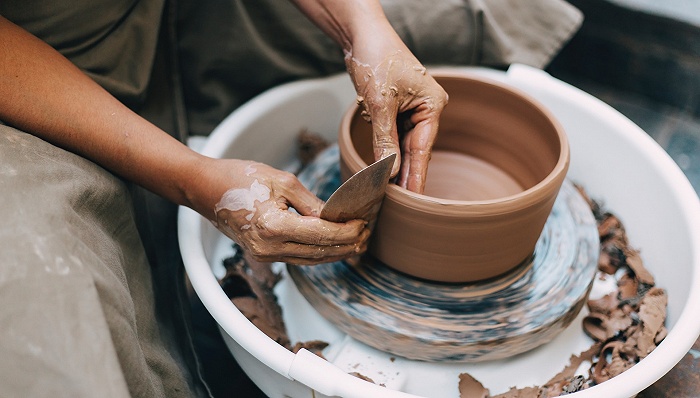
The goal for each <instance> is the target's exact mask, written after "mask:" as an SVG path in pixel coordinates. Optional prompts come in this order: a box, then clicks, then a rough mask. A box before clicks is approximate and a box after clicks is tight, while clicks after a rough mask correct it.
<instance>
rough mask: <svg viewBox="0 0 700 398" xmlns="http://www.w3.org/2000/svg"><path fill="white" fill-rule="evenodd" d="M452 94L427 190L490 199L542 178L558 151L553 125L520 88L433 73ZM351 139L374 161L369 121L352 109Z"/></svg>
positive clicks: (447, 196) (441, 194)
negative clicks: (519, 90) (518, 89)
mask: <svg viewBox="0 0 700 398" xmlns="http://www.w3.org/2000/svg"><path fill="white" fill-rule="evenodd" d="M436 80H437V81H438V83H440V84H441V85H442V86H443V87H444V88H445V90H446V91H447V93H448V94H449V97H450V100H449V103H448V104H447V106H446V107H445V109H444V111H443V113H442V116H441V119H440V130H439V133H438V136H437V139H436V142H435V144H434V147H433V155H432V159H431V162H430V166H429V168H428V176H427V179H426V188H425V194H426V195H428V196H431V197H435V198H440V199H452V200H489V199H497V198H503V197H507V196H511V195H515V194H518V193H520V192H522V191H525V190H528V189H530V188H532V187H534V186H535V185H537V184H538V183H539V182H541V181H542V180H544V179H545V178H546V177H547V176H548V175H549V174H550V173H551V172H552V171H553V170H554V168H555V166H556V164H557V162H558V160H559V158H560V156H561V154H562V152H563V151H562V145H563V144H562V140H561V136H560V134H559V132H558V131H557V125H556V124H555V122H554V121H553V120H552V119H551V118H550V117H549V115H548V113H547V112H546V111H544V110H543V109H542V108H541V107H540V106H539V105H537V104H536V103H534V102H532V101H531V100H530V99H529V98H528V97H526V96H524V95H522V94H520V93H519V92H518V91H515V90H512V89H510V88H508V87H505V86H502V85H500V84H497V83H492V82H489V81H483V80H476V79H471V78H465V77H464V76H460V77H451V76H436ZM350 129H351V132H350V134H351V139H352V142H353V145H354V147H355V149H356V150H357V152H358V154H359V155H360V157H361V158H362V159H363V160H364V162H365V163H367V164H370V163H372V162H373V151H372V126H371V124H370V123H367V122H366V121H365V120H364V119H363V118H362V117H361V116H360V114H359V110H358V111H357V112H356V113H355V115H354V117H353V120H352V121H351V123H350Z"/></svg>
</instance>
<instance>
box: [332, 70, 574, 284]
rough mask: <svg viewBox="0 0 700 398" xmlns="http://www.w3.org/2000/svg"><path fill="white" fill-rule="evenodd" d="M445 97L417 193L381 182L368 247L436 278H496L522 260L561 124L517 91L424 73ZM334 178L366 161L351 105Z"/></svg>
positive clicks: (545, 207) (564, 147)
mask: <svg viewBox="0 0 700 398" xmlns="http://www.w3.org/2000/svg"><path fill="white" fill-rule="evenodd" d="M432 74H433V76H434V77H435V78H436V80H437V81H438V83H440V84H441V85H442V86H443V87H444V88H445V90H446V91H447V93H448V94H449V97H450V101H449V104H448V105H447V106H446V108H445V110H444V112H443V114H442V117H441V120H440V131H439V134H438V138H437V141H436V142H435V145H434V148H433V156H432V160H431V162H430V167H429V169H428V176H427V180H426V190H425V193H424V194H423V195H421V194H416V193H414V192H410V191H408V190H406V189H403V188H401V187H399V186H397V185H395V184H389V186H388V188H387V191H386V197H385V199H384V203H383V205H382V209H381V212H380V214H379V216H378V220H377V224H376V229H375V230H374V233H373V237H372V241H371V242H370V247H369V253H370V254H371V255H373V256H374V257H376V258H377V259H379V260H380V261H382V262H384V263H385V264H387V265H388V266H390V267H392V268H394V269H395V270H398V271H401V272H404V273H406V274H409V275H412V276H415V277H418V278H423V279H428V280H432V281H441V282H468V281H476V280H483V279H488V278H493V277H497V276H499V275H501V274H504V273H506V272H508V271H509V270H512V269H513V268H515V267H517V266H518V265H520V264H521V263H523V262H524V261H527V260H528V259H529V258H530V256H531V255H532V253H533V252H534V248H535V244H536V243H537V240H538V238H539V236H540V234H541V232H542V229H543V227H544V224H545V222H546V220H547V218H548V216H549V214H550V212H551V210H552V206H553V204H554V200H555V198H556V196H557V194H558V192H559V189H560V187H561V185H562V182H563V181H564V178H565V176H566V173H567V170H568V165H569V144H568V140H567V137H566V134H565V133H564V130H563V128H562V127H561V125H560V124H559V123H558V122H557V120H556V119H555V118H554V117H553V116H552V114H551V113H550V112H549V111H548V110H547V109H545V108H544V107H543V106H542V105H540V104H539V103H538V102H537V101H535V100H534V99H532V98H531V97H529V96H528V95H526V94H524V93H522V92H520V91H519V90H517V89H515V88H512V87H510V86H507V85H505V84H502V83H499V82H496V81H492V80H489V79H487V78H484V77H480V76H476V75H471V74H468V73H467V72H453V71H434V72H433V73H432ZM338 144H339V148H340V155H341V156H340V165H341V173H342V176H343V179H347V178H349V176H351V175H352V174H354V173H356V172H358V171H359V170H361V169H362V168H364V167H365V166H367V165H368V164H370V163H371V162H372V161H373V151H372V127H371V124H370V123H367V122H366V121H365V120H363V118H362V117H361V115H360V110H359V107H358V106H357V105H353V106H352V107H351V108H350V109H349V110H348V111H347V112H346V114H345V116H344V117H343V120H342V122H341V126H340V134H339V139H338Z"/></svg>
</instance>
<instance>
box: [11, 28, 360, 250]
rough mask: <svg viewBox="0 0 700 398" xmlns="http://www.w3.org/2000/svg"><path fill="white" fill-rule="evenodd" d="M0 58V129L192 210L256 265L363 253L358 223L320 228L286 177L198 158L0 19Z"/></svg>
mask: <svg viewBox="0 0 700 398" xmlns="http://www.w3.org/2000/svg"><path fill="white" fill-rule="evenodd" d="M0 54H2V56H0V120H3V121H4V122H5V123H7V124H9V125H12V126H14V127H17V128H20V129H22V130H24V131H27V132H29V133H32V134H34V135H36V136H38V137H40V138H42V139H44V140H46V141H48V142H51V143H53V144H54V145H56V146H59V147H62V148H64V149H67V150H69V151H71V152H74V153H77V154H79V155H82V156H84V157H86V158H88V159H91V160H93V161H94V162H96V163H97V164H99V165H101V166H103V167H104V168H106V169H108V170H110V171H112V172H113V173H115V174H117V175H120V176H122V177H124V178H126V179H128V180H131V181H133V182H135V183H137V184H139V185H141V186H143V187H145V188H147V189H149V190H151V191H153V192H155V193H157V194H159V195H161V196H163V197H165V198H167V199H169V200H171V201H173V202H175V203H177V204H181V205H185V206H189V207H191V208H193V209H194V210H196V211H197V212H199V213H200V214H202V215H203V216H205V217H207V218H208V219H209V220H211V221H212V222H213V223H215V224H216V225H217V227H218V228H219V229H220V230H221V231H222V232H224V233H225V234H226V235H227V236H229V237H231V238H233V239H235V240H236V241H238V243H240V244H241V245H243V246H244V247H246V248H247V249H249V251H250V252H251V254H253V255H254V256H255V257H256V258H257V259H259V260H266V261H272V260H280V261H288V262H292V263H300V264H312V263H318V262H327V261H332V260H336V259H338V258H343V257H347V256H351V255H355V254H357V252H359V251H361V250H363V249H364V245H365V241H366V239H367V232H366V231H365V225H364V222H362V221H360V220H355V221H352V222H349V223H341V224H336V223H330V222H327V221H324V220H321V219H319V218H318V217H317V214H318V213H319V211H320V207H321V206H322V202H321V201H320V200H319V199H317V198H316V197H315V196H314V195H313V194H312V193H311V192H309V191H308V190H306V189H305V188H304V187H303V186H302V185H301V184H300V183H299V181H298V180H297V179H296V178H295V177H294V176H292V175H290V174H288V173H285V172H282V171H279V170H275V169H273V168H271V167H268V166H265V165H261V164H258V163H253V162H249V161H242V160H234V159H211V158H207V157H204V156H201V155H199V154H197V153H196V152H194V151H192V150H190V149H189V148H188V147H187V146H185V145H183V144H181V143H180V142H179V141H177V140H175V139H174V138H172V137H171V136H169V135H168V134H167V133H165V132H163V131H162V130H160V129H159V128H157V127H156V126H154V125H153V124H151V123H149V122H148V121H146V120H145V119H143V118H141V117H140V116H138V115H137V114H135V113H134V112H132V111H131V110H130V109H128V108H127V107H126V106H124V105H123V104H121V103H120V102H119V101H118V100H117V99H115V98H114V97H113V96H111V95H110V94H109V93H108V92H107V91H105V90H104V89H103V88H102V87H100V86H99V85H98V84H96V83H95V82H94V81H93V80H91V79H90V78H89V77H88V76H87V75H85V74H84V73H83V72H82V71H80V70H79V69H78V68H77V67H75V66H74V65H73V64H72V63H70V62H69V61H68V60H67V59H66V58H64V57H63V56H62V55H61V54H59V53H58V52H57V51H55V50H54V49H53V48H51V47H50V46H48V45H47V44H45V43H44V42H42V41H41V40H39V39H37V38H36V37H34V36H32V35H31V34H29V33H28V32H26V31H24V30H23V29H21V28H19V27H18V26H16V25H14V24H12V23H11V22H9V21H8V20H6V19H4V18H3V17H1V16H0ZM288 207H294V208H295V209H296V210H297V211H298V212H299V213H300V214H301V215H297V214H293V213H291V212H289V211H287V209H288Z"/></svg>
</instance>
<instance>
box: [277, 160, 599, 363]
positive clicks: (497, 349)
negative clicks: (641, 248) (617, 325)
mask: <svg viewBox="0 0 700 398" xmlns="http://www.w3.org/2000/svg"><path fill="white" fill-rule="evenodd" d="M299 179H300V180H301V181H302V183H304V184H305V185H306V186H307V187H308V188H309V189H310V190H311V191H312V192H314V193H316V194H317V195H318V196H319V197H320V198H322V199H325V198H327V197H328V196H329V195H330V194H331V193H333V191H334V190H335V189H336V188H337V187H338V186H340V183H341V180H340V171H339V165H338V151H337V147H336V146H332V147H331V148H329V149H327V150H325V151H324V152H322V153H321V154H320V155H319V157H318V158H317V160H316V161H314V163H312V164H311V165H309V166H308V167H307V168H306V169H305V170H304V171H303V172H302V173H300V175H299ZM598 245H599V243H598V232H597V229H596V224H595V220H594V219H593V216H592V214H591V210H590V208H589V206H588V204H587V203H586V201H585V200H584V199H583V198H582V197H581V195H580V194H579V193H578V191H577V190H576V188H575V187H574V186H573V184H572V183H571V182H569V181H565V183H564V185H563V186H562V189H561V191H560V194H559V197H558V198H557V200H556V202H555V204H554V207H553V209H552V213H551V215H550V217H549V219H548V220H547V223H546V224H545V227H544V230H543V232H542V235H541V236H540V239H539V241H538V242H537V246H536V248H535V252H534V255H533V256H532V257H531V258H530V259H528V260H527V261H525V262H524V263H523V264H520V265H519V266H518V267H516V268H515V269H514V270H513V271H511V272H510V273H509V274H507V275H504V276H502V277H497V278H494V279H492V280H486V281H479V282H472V283H467V284H445V283H436V282H430V281H425V280H420V279H416V278H414V277H411V276H408V275H405V274H402V273H399V272H397V271H394V270H393V269H391V268H389V267H388V266H386V265H384V264H382V263H381V262H379V261H378V260H375V259H373V258H371V257H369V256H366V257H364V258H362V259H361V261H360V263H359V264H357V265H352V266H351V265H348V264H347V263H346V262H344V261H338V262H333V263H327V264H321V265H317V266H309V267H299V266H288V267H287V269H288V272H289V274H290V276H291V277H292V279H293V280H294V283H295V284H296V286H297V288H298V289H299V291H300V292H301V293H302V295H303V296H304V297H305V298H306V299H307V300H308V301H309V303H310V304H311V305H312V306H313V307H314V308H315V309H316V310H317V311H318V312H319V313H320V314H321V315H322V316H323V317H324V318H326V319H327V320H328V321H329V322H331V323H333V324H334V325H335V326H336V327H338V328H339V329H340V330H342V331H343V332H345V333H347V334H348V335H350V336H351V337H353V338H355V339H357V340H359V341H362V342H364V343H365V344H367V345H369V346H371V347H374V348H377V349H379V350H382V351H385V352H389V353H391V354H394V355H397V356H402V357H405V358H409V359H414V360H424V361H454V362H476V361H485V360H494V359H500V358H506V357H510V356H513V355H516V354H519V353H522V352H525V351H527V350H530V349H533V348H535V347H537V346H540V345H542V344H544V343H547V342H548V341H550V340H552V339H553V338H554V337H555V336H556V335H557V334H558V333H559V332H561V331H562V330H563V329H565V328H566V327H567V326H568V325H569V324H570V323H571V321H572V320H573V319H574V318H575V317H576V315H577V314H578V313H579V311H580V310H581V308H582V307H583V305H584V303H585V301H586V299H587V297H588V293H589V291H590V288H591V286H592V282H593V278H594V276H595V274H596V269H597V261H598V253H599V247H598Z"/></svg>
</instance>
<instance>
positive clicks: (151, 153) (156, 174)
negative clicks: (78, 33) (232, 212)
mask: <svg viewBox="0 0 700 398" xmlns="http://www.w3.org/2000/svg"><path fill="white" fill-rule="evenodd" d="M0 54H2V56H1V57H0V79H2V82H1V84H0V119H1V120H3V121H5V122H6V123H8V124H10V125H13V126H15V127H17V128H20V129H23V130H25V131H27V132H30V133H32V134H34V135H36V136H38V137H40V138H42V139H44V140H46V141H48V142H51V143H52V144H54V145H56V146H59V147H62V148H64V149H67V150H69V151H71V152H74V153H77V154H80V155H82V156H84V157H86V158H88V159H91V160H93V161H94V162H96V163H98V164H100V165H101V166H103V167H105V168H106V169H108V170H110V171H112V172H114V173H115V174H118V175H120V176H122V177H124V178H126V179H128V180H131V181H134V182H135V183H137V184H139V185H142V186H144V187H145V188H147V189H150V190H152V191H154V192H156V193H157V194H159V195H162V196H164V197H166V198H167V199H170V200H172V201H174V202H176V203H179V204H187V203H186V202H187V199H186V196H185V194H184V189H183V187H182V186H181V181H183V179H187V178H191V177H187V176H186V175H185V174H187V173H190V172H192V170H194V169H193V168H189V170H188V166H189V165H193V164H196V163H197V162H198V158H199V155H197V154H196V153H194V152H193V151H190V150H189V149H188V148H187V147H185V146H184V145H182V144H180V143H179V142H178V141H177V140H175V139H173V138H172V137H170V136H169V135H168V134H166V133H165V132H163V131H161V130H160V129H158V128H157V127H155V126H154V125H152V124H150V123H149V122H147V121H146V120H144V119H143V118H141V117H139V116H138V115H137V114H135V113H134V112H132V111H131V110H129V109H128V108H127V107H126V106H124V105H123V104H121V103H120V102H119V101H118V100H116V99H115V98H114V97H113V96H111V95H110V94H109V93H108V92H106V91H105V90H104V89H102V87H100V86H99V85H98V84H96V83H95V82H94V81H93V80H91V79H90V78H89V77H88V76H86V75H85V74H84V73H82V71H80V70H79V69H78V68H77V67H75V66H74V65H73V64H71V63H70V62H69V61H68V60H67V59H66V58H64V57H63V56H61V55H60V54H59V53H58V52H57V51H55V50H54V49H53V48H51V47H50V46H48V45H47V44H45V43H44V42H42V41H41V40H39V39H37V38H35V37H33V36H32V35H30V34H29V33H27V32H25V31H24V30H22V29H21V28H19V27H17V26H15V25H13V24H12V23H10V22H9V21H7V20H6V19H4V18H2V17H0Z"/></svg>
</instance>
